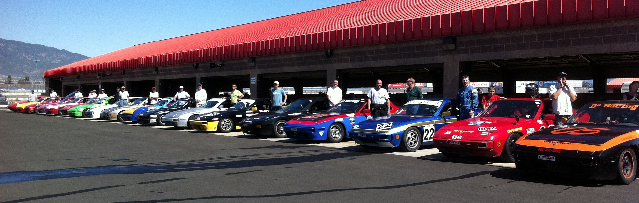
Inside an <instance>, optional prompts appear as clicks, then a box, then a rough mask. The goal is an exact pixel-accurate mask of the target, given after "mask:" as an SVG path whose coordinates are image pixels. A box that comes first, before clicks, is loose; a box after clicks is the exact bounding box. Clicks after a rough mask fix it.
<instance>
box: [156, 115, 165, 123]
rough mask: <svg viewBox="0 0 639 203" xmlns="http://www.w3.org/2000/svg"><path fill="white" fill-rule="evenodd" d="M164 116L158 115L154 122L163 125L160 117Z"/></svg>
mask: <svg viewBox="0 0 639 203" xmlns="http://www.w3.org/2000/svg"><path fill="white" fill-rule="evenodd" d="M163 117H164V115H158V118H157V120H156V122H157V123H158V125H164V122H162V118H163Z"/></svg>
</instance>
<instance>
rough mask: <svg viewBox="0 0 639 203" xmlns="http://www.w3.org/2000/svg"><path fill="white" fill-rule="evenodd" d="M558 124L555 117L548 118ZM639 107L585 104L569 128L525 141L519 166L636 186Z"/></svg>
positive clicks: (540, 133) (616, 103)
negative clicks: (634, 181) (612, 180)
mask: <svg viewBox="0 0 639 203" xmlns="http://www.w3.org/2000/svg"><path fill="white" fill-rule="evenodd" d="M547 117H550V118H548V119H550V120H552V119H554V118H552V117H554V115H552V114H551V115H547ZM638 130H639V102H637V101H605V102H593V103H590V104H587V105H585V106H584V107H583V108H581V109H580V110H579V111H577V113H575V114H573V116H572V117H570V119H568V121H567V122H566V123H565V124H559V125H557V124H556V125H555V126H554V127H550V128H547V129H542V130H541V131H538V132H535V133H531V134H528V135H525V136H523V137H522V138H520V139H519V140H517V142H516V144H515V146H514V147H515V148H514V149H515V150H514V152H515V164H516V165H517V169H519V170H521V171H523V172H524V173H529V172H546V173H554V174H560V175H566V176H577V177H585V178H591V179H599V180H601V179H616V180H617V181H618V182H619V183H621V184H630V183H631V182H632V181H633V180H634V179H635V176H636V174H637V152H639V133H638V132H639V131H638Z"/></svg>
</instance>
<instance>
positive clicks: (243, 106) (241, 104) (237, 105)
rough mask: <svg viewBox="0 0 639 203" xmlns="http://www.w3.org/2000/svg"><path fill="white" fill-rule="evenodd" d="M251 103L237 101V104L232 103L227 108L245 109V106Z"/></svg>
mask: <svg viewBox="0 0 639 203" xmlns="http://www.w3.org/2000/svg"><path fill="white" fill-rule="evenodd" d="M250 105H251V103H250V102H241V101H240V102H237V104H235V105H233V106H232V107H229V109H246V108H247V106H250Z"/></svg>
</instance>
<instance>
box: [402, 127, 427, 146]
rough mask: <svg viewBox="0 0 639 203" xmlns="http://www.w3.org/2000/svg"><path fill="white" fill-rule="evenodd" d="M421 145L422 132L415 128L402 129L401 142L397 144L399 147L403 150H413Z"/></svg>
mask: <svg viewBox="0 0 639 203" xmlns="http://www.w3.org/2000/svg"><path fill="white" fill-rule="evenodd" d="M421 145H422V133H421V132H420V131H419V130H417V129H416V128H409V129H407V130H406V131H404V135H403V136H402V142H401V143H400V144H399V148H400V149H401V150H402V151H405V152H414V151H417V150H418V149H419V146H421Z"/></svg>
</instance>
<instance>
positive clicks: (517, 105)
mask: <svg viewBox="0 0 639 203" xmlns="http://www.w3.org/2000/svg"><path fill="white" fill-rule="evenodd" d="M540 106H541V101H532V100H501V101H496V102H494V103H493V104H492V105H490V106H489V107H488V108H487V109H486V110H484V111H483V112H481V114H480V115H479V116H480V117H509V118H515V117H520V118H527V119H533V118H535V116H536V115H537V112H538V111H539V107H540Z"/></svg>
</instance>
